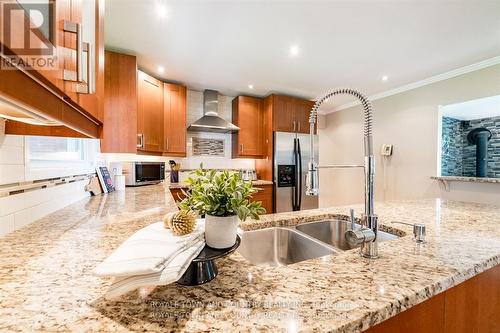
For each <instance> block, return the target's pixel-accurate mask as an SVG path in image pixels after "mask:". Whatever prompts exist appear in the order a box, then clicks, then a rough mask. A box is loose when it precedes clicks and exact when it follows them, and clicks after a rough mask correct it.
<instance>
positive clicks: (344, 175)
mask: <svg viewBox="0 0 500 333" xmlns="http://www.w3.org/2000/svg"><path fill="white" fill-rule="evenodd" d="M499 93H500V65H496V66H492V67H488V68H485V69H482V70H478V71H475V72H472V73H468V74H464V75H461V76H458V77H455V78H452V79H448V80H444V81H440V82H437V83H434V84H431V85H427V86H424V87H421V88H417V89H414V90H411V91H407V92H404V93H400V94H397V95H394V96H390V97H386V98H383V99H380V100H376V101H374V102H373V106H374V131H373V133H374V150H375V153H376V156H377V157H376V158H377V165H376V193H375V198H376V200H379V201H382V200H399V199H403V200H404V199H415V198H426V197H443V198H449V199H454V200H461V201H472V202H490V203H500V185H499V184H493V185H492V184H459V183H453V184H452V185H451V191H450V192H446V191H445V190H444V188H442V187H441V186H440V185H439V183H438V182H437V181H435V180H431V179H430V177H431V176H435V175H436V172H437V149H438V110H439V107H440V105H447V104H453V103H459V102H465V101H468V100H473V99H477V98H483V97H488V96H494V95H498V94H499ZM326 123H327V124H326V128H325V129H322V130H319V135H320V163H321V164H330V163H362V162H363V128H362V127H363V117H362V111H361V108H360V107H353V108H349V109H345V110H341V111H338V112H335V113H332V114H329V115H328V116H327V117H326ZM384 143H387V144H393V145H394V153H393V156H392V157H390V158H389V160H388V161H387V166H386V168H385V173H386V175H387V176H386V178H385V180H386V182H384V177H383V175H384V166H383V163H382V159H381V157H380V154H379V152H380V147H381V145H382V144H384ZM384 188H385V189H384ZM320 191H321V193H320V206H322V207H326V206H331V205H338V204H350V203H361V202H363V193H364V192H363V173H362V170H361V169H360V170H321V172H320Z"/></svg>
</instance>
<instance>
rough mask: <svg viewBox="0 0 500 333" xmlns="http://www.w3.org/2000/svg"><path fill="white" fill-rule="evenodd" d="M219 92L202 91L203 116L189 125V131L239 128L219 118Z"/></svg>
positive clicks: (230, 130)
mask: <svg viewBox="0 0 500 333" xmlns="http://www.w3.org/2000/svg"><path fill="white" fill-rule="evenodd" d="M218 95H219V93H218V92H217V91H215V90H205V91H204V92H203V117H201V118H200V119H198V120H197V121H195V122H194V123H192V124H191V125H189V127H188V131H191V132H216V133H232V132H236V131H239V130H240V128H239V127H238V126H235V125H233V124H231V123H230V122H229V121H227V120H225V119H223V118H221V117H220V116H219V114H218V113H217V108H218V105H219V99H218Z"/></svg>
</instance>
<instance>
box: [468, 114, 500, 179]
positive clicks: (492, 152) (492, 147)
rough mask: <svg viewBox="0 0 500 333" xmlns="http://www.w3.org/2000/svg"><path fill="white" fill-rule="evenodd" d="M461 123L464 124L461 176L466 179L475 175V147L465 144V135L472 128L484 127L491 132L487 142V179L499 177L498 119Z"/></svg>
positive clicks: (499, 125) (499, 144)
mask: <svg viewBox="0 0 500 333" xmlns="http://www.w3.org/2000/svg"><path fill="white" fill-rule="evenodd" d="M462 123H464V126H463V128H464V129H463V131H462V141H463V143H464V144H463V150H462V155H463V175H464V176H466V177H474V176H475V175H476V146H475V145H472V144H469V142H467V134H468V133H469V132H470V131H471V130H472V129H474V128H478V127H485V128H487V129H489V130H490V131H491V135H492V136H491V140H490V141H489V142H488V177H491V178H497V177H500V117H495V118H484V119H475V120H470V121H464V122H462ZM467 123H468V125H467Z"/></svg>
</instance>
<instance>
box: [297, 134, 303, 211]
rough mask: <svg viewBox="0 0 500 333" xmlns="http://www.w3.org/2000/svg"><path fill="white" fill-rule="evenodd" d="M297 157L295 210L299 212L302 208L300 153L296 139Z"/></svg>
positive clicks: (298, 141)
mask: <svg viewBox="0 0 500 333" xmlns="http://www.w3.org/2000/svg"><path fill="white" fill-rule="evenodd" d="M297 155H298V164H299V165H298V167H299V169H298V172H297V177H298V184H299V186H298V187H297V199H298V200H297V210H300V207H301V206H302V153H301V152H300V139H299V138H297Z"/></svg>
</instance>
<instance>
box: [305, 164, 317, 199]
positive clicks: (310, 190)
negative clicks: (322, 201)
mask: <svg viewBox="0 0 500 333" xmlns="http://www.w3.org/2000/svg"><path fill="white" fill-rule="evenodd" d="M318 185H319V182H318V166H317V165H316V163H314V162H309V163H308V167H307V175H306V195H309V196H318V195H319V186H318Z"/></svg>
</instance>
